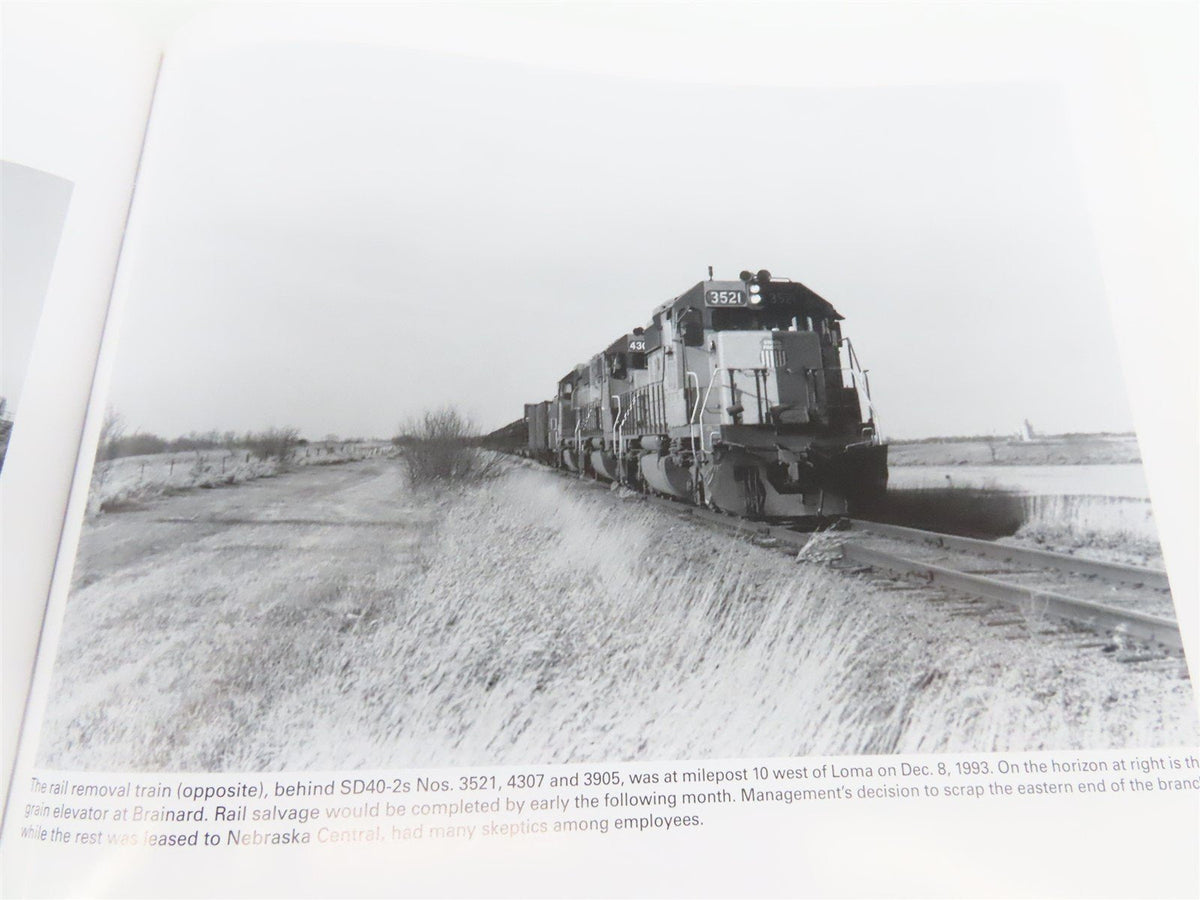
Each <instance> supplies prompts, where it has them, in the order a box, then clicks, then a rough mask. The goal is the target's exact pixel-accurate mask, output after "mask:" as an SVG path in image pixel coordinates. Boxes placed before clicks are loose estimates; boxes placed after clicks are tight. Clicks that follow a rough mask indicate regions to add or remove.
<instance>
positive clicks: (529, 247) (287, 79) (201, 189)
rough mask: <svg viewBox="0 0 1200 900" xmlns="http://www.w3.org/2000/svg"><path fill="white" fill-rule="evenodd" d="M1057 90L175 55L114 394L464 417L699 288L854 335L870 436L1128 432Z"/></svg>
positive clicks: (153, 409) (271, 421)
mask: <svg viewBox="0 0 1200 900" xmlns="http://www.w3.org/2000/svg"><path fill="white" fill-rule="evenodd" d="M1065 115H1066V114H1065V107H1064V103H1063V98H1062V97H1061V96H1060V95H1059V94H1058V92H1057V89H1056V88H1054V87H1053V86H1051V85H1048V84H1041V83H1003V84H977V85H970V86H958V87H953V86H931V87H924V86H911V87H877V88H871V87H855V88H811V89H807V88H806V89H797V88H755V87H730V86H719V85H718V86H710V85H698V84H683V83H668V82H656V81H646V80H637V79H623V78H614V77H608V76H603V75H591V74H586V73H579V72H567V71H558V70H550V69H538V68H534V67H526V66H523V65H520V64H516V63H508V62H502V61H501V62H498V61H481V60H473V59H470V58H465V57H454V56H449V55H439V54H433V53H422V52H415V51H404V50H398V49H389V48H383V47H370V46H363V45H358V46H350V45H314V44H308V45H304V46H290V47H289V46H262V47H256V48H254V49H253V50H252V51H250V50H242V51H233V52H228V53H225V54H224V55H221V56H216V57H210V58H208V59H206V60H203V61H189V62H188V63H187V64H186V65H176V66H168V68H167V69H166V70H165V71H164V76H163V81H162V83H161V84H160V89H159V96H158V100H157V102H156V106H155V110H154V115H153V120H152V125H151V140H150V144H149V147H148V151H147V158H146V161H145V163H144V168H143V173H142V177H141V180H140V182H139V188H138V196H137V203H136V215H135V219H134V228H135V237H136V244H137V247H138V253H137V256H136V259H135V260H134V262H133V269H132V273H131V274H132V281H131V291H130V294H129V297H128V300H127V302H126V306H125V311H124V314H123V317H122V323H123V325H122V329H121V333H120V343H119V345H118V347H119V349H118V355H117V364H116V368H115V373H114V380H113V390H112V394H111V397H112V403H113V405H114V406H115V407H116V408H117V409H118V410H119V411H120V412H121V413H122V414H123V415H124V417H125V420H126V423H127V427H128V428H129V429H130V430H132V429H137V428H141V429H146V430H150V431H154V432H157V433H160V434H163V435H175V434H179V433H184V432H188V431H191V430H208V429H212V428H215V429H219V430H222V431H224V430H228V429H233V430H239V431H240V430H246V429H254V428H262V427H266V426H271V425H295V426H297V427H299V428H300V429H301V430H302V432H303V433H304V434H306V435H307V436H309V437H320V436H323V435H324V434H326V433H329V432H333V433H338V434H341V435H343V436H352V435H357V436H390V435H391V434H393V433H395V430H396V426H397V423H398V422H400V421H401V420H403V419H405V418H406V417H408V416H411V415H413V414H415V413H417V412H419V411H421V410H422V409H425V408H428V407H432V406H438V405H441V404H446V403H452V404H455V405H457V406H459V407H461V408H462V409H464V410H466V411H467V412H468V413H470V414H471V415H472V416H473V417H474V418H475V420H476V421H477V422H478V424H479V425H480V426H482V427H483V428H484V429H491V428H494V427H498V426H499V425H502V424H504V423H506V422H508V421H511V420H512V419H514V418H516V417H518V416H520V415H521V413H522V404H524V403H526V402H532V401H535V400H539V399H544V398H547V397H549V396H550V394H551V392H552V391H553V388H554V385H555V383H556V381H557V380H558V378H559V377H561V376H562V375H563V374H564V373H565V372H566V371H568V370H569V369H570V368H571V367H572V366H573V365H574V364H575V363H577V362H580V361H583V360H585V359H586V358H587V357H588V356H590V355H591V354H593V353H595V352H596V351H598V350H600V349H602V348H603V347H605V346H607V345H608V344H609V343H610V342H611V341H612V340H613V339H614V338H616V337H617V336H618V335H620V334H622V333H624V332H625V331H627V330H629V329H631V328H633V327H634V326H637V325H641V324H645V322H646V320H647V319H648V317H649V314H650V310H651V308H652V307H653V306H654V305H656V304H657V303H659V302H661V301H663V300H665V299H668V298H670V297H672V296H674V295H676V294H678V293H680V292H682V291H683V290H685V289H686V288H688V287H690V286H691V285H692V284H694V283H696V282H697V281H699V280H701V279H702V278H703V277H704V275H705V272H706V267H707V266H708V265H712V266H714V267H715V270H716V274H717V277H725V278H730V277H736V274H737V273H738V272H739V271H740V270H742V269H752V270H757V269H760V268H767V269H770V270H771V271H772V272H773V273H776V274H778V275H781V276H787V277H790V278H792V279H794V280H798V281H802V282H804V283H805V284H806V285H808V286H809V287H810V288H812V289H813V290H815V291H816V292H817V293H819V294H821V295H822V296H823V297H825V298H826V299H827V300H829V301H830V302H831V303H833V304H834V306H835V307H837V309H838V310H839V311H840V312H841V313H842V314H843V315H844V316H845V317H846V321H845V323H843V328H844V333H845V334H846V335H848V336H849V337H850V338H851V339H852V340H853V342H854V345H855V348H856V350H857V352H858V354H859V357H860V358H861V359H862V360H863V362H864V364H865V365H866V366H867V367H868V368H869V369H870V373H871V384H872V387H873V389H874V399H875V403H876V406H877V409H878V412H879V416H880V421H881V424H882V427H883V430H884V431H885V433H886V434H888V435H889V436H892V437H920V436H929V435H939V434H975V433H991V432H998V433H1006V432H1012V431H1014V430H1015V429H1016V428H1017V426H1018V425H1019V424H1020V422H1021V421H1022V420H1023V419H1026V418H1028V419H1029V420H1031V421H1032V423H1033V424H1034V426H1035V428H1037V429H1039V430H1042V431H1099V430H1125V429H1129V428H1131V427H1132V426H1131V420H1130V417H1129V413H1128V411H1127V405H1126V401H1125V395H1124V391H1123V388H1122V378H1121V370H1120V366H1119V364H1118V362H1117V357H1116V345H1115V343H1114V340H1113V336H1112V327H1111V324H1110V319H1109V313H1108V305H1107V301H1106V299H1105V296H1104V293H1103V285H1102V283H1101V280H1100V277H1099V268H1098V260H1097V258H1096V253H1095V250H1094V247H1093V242H1092V236H1091V233H1090V231H1089V223H1088V217H1087V212H1086V209H1085V204H1084V197H1083V193H1082V189H1081V183H1080V178H1079V175H1078V172H1077V163H1076V160H1075V157H1074V153H1073V149H1072V146H1071V143H1070V132H1069V130H1068V127H1067V126H1068V123H1067V121H1066V118H1065Z"/></svg>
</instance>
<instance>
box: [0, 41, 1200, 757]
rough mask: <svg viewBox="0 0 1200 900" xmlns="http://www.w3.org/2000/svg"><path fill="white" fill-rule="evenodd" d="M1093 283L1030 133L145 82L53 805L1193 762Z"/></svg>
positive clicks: (1184, 679)
mask: <svg viewBox="0 0 1200 900" xmlns="http://www.w3.org/2000/svg"><path fill="white" fill-rule="evenodd" d="M6 232H7V220H6ZM1090 234H1091V233H1090V230H1089V222H1088V216H1087V209H1086V204H1085V202H1084V195H1083V191H1082V188H1081V185H1080V180H1079V177H1078V173H1077V171H1076V164H1075V158H1074V154H1073V149H1072V144H1071V133H1070V131H1069V129H1068V123H1067V119H1066V115H1065V113H1064V105H1063V103H1062V100H1061V98H1060V97H1059V96H1058V95H1057V94H1056V93H1055V92H1053V91H1050V90H1047V89H1046V88H1044V87H1042V86H1039V85H1036V84H995V85H987V84H979V85H975V86H969V87H890V88H853V89H852V88H844V89H819V90H818V89H784V88H754V87H715V86H706V85H698V84H686V83H667V82H652V81H640V80H636V79H618V78H606V77H600V76H595V75H587V74H583V73H572V72H560V71H554V72H550V71H543V70H539V69H535V68H527V67H522V66H518V65H513V64H507V63H499V62H484V61H475V60H470V59H466V58H456V57H448V56H447V57H440V56H437V55H426V54H417V53H400V52H397V51H393V50H384V49H378V48H370V47H353V48H351V47H341V48H339V47H335V46H328V45H326V46H320V45H311V46H308V45H306V46H303V47H288V46H273V47H259V48H256V49H255V52H254V53H253V54H250V53H248V52H247V53H240V54H239V53H237V52H231V53H227V54H225V55H222V56H219V57H212V58H209V59H207V60H205V61H204V62H203V63H200V62H191V63H187V64H181V65H178V66H173V67H170V66H169V67H168V68H167V69H166V70H164V73H163V76H162V80H161V82H160V89H159V97H158V99H157V100H156V106H155V113H154V118H153V120H152V122H151V125H150V132H149V139H148V143H147V149H146V155H145V158H144V162H143V170H142V174H141V176H140V178H139V185H138V193H137V198H136V202H135V206H134V211H133V215H132V219H131V225H130V233H129V236H128V241H129V244H130V246H133V247H135V248H136V252H135V253H133V254H132V255H131V257H130V259H129V260H128V265H129V266H130V269H129V270H128V276H129V277H128V285H129V289H128V292H127V295H126V296H124V297H123V298H119V305H120V314H119V316H118V317H116V318H115V319H114V321H115V322H119V325H120V328H119V333H116V334H115V335H110V336H109V337H110V338H112V339H114V340H115V341H116V344H115V346H116V356H115V359H116V363H115V367H114V369H113V372H112V378H111V385H110V386H109V390H108V391H107V394H106V395H105V396H98V397H96V398H95V399H94V401H93V406H94V408H96V409H107V410H108V413H107V415H106V417H105V424H104V428H103V430H102V433H101V437H100V443H99V447H98V451H97V454H96V460H95V466H94V469H93V472H92V482H91V494H90V500H89V503H88V509H87V518H86V522H85V525H84V529H83V535H82V539H81V542H80V547H79V552H78V557H77V561H76V563H75V568H74V575H73V581H72V587H71V592H70V599H69V602H68V605H67V608H66V613H65V619H64V623H63V628H62V635H61V643H60V645H59V647H58V653H57V660H56V664H55V669H54V676H53V685H52V689H51V694H50V699H49V703H48V707H47V712H46V717H45V722H44V727H43V731H42V734H41V745H40V753H39V758H38V763H39V765H41V766H45V767H52V768H60V769H72V770H97V771H98V770H103V771H119V770H143V771H160V770H176V769H177V770H189V771H243V770H284V769H288V770H298V769H316V768H320V769H346V768H358V767H397V766H414V767H417V766H424V767H432V766H459V765H462V766H465V765H480V764H533V763H539V764H546V763H572V762H589V761H630V760H672V759H693V760H696V759H716V758H721V759H728V758H737V757H748V756H753V757H783V756H803V755H814V754H822V755H831V754H839V755H851V754H891V753H901V752H906V753H909V752H939V751H979V752H987V751H1004V750H1034V749H1091V748H1095V749H1099V748H1123V747H1154V746H1177V745H1188V744H1194V743H1195V741H1196V739H1197V722H1196V716H1195V709H1194V704H1193V695H1192V688H1191V684H1190V682H1189V680H1188V671H1187V667H1186V663H1185V660H1184V658H1183V655H1182V649H1181V641H1180V637H1179V631H1178V627H1177V626H1176V624H1175V610H1174V606H1173V603H1172V598H1171V593H1170V589H1169V586H1168V583H1167V579H1166V576H1165V573H1164V570H1163V562H1162V555H1161V552H1160V550H1159V546H1158V540H1157V534H1156V530H1155V525H1154V519H1153V515H1152V511H1151V506H1150V501H1149V496H1148V491H1147V487H1146V483H1145V481H1144V479H1143V476H1142V469H1141V460H1140V455H1139V450H1138V443H1137V440H1136V437H1135V436H1134V434H1133V433H1132V422H1131V417H1130V415H1129V412H1128V410H1127V406H1126V402H1125V399H1124V388H1123V385H1122V381H1121V377H1120V365H1119V361H1118V354H1117V347H1116V343H1115V341H1114V337H1113V334H1112V327H1111V325H1110V322H1109V317H1108V307H1107V301H1106V298H1105V295H1104V289H1103V284H1102V282H1101V278H1100V275H1099V263H1098V260H1097V257H1096V252H1095V249H1094V247H1093V244H1092V240H1091V236H1090ZM710 267H711V268H710Z"/></svg>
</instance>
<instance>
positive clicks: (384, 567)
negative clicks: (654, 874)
mask: <svg viewBox="0 0 1200 900" xmlns="http://www.w3.org/2000/svg"><path fill="white" fill-rule="evenodd" d="M363 466H366V467H368V468H366V469H364V470H363V471H365V472H368V473H375V474H374V475H372V479H373V480H372V481H371V482H370V484H364V485H363V486H362V488H361V489H359V488H354V489H353V490H351V489H350V488H347V489H346V493H345V494H344V496H343V495H339V498H338V499H337V500H336V503H335V502H334V501H333V500H330V501H329V503H330V504H333V505H332V506H329V508H326V507H325V506H322V505H320V504H317V505H315V506H314V505H312V504H310V505H309V506H306V507H305V508H304V510H302V511H301V512H300V513H298V512H296V511H294V510H293V509H292V508H290V507H287V506H286V505H283V504H277V505H275V506H272V509H273V510H274V513H275V514H276V515H279V516H281V517H282V516H288V517H294V516H298V515H300V514H303V515H309V516H317V515H320V516H321V517H323V518H322V521H327V522H328V524H327V525H322V526H317V527H311V528H305V529H297V528H296V527H295V526H291V528H292V530H287V529H284V528H283V526H282V525H271V524H256V525H250V526H244V527H240V528H238V529H227V530H224V531H221V532H219V533H217V534H215V535H208V536H205V537H203V538H200V539H197V540H195V541H193V542H192V543H190V544H189V545H187V546H181V547H180V548H179V549H178V550H176V551H171V552H168V553H166V554H164V555H163V556H160V557H158V558H156V559H155V560H154V561H153V562H150V563H139V562H136V561H135V562H132V563H130V564H128V565H125V566H123V567H120V568H117V569H116V570H114V571H110V572H108V573H106V574H103V575H101V576H100V577H98V578H96V579H95V580H92V581H89V582H88V583H87V584H86V586H83V587H81V588H80V589H79V590H77V592H76V594H75V595H74V596H73V598H72V601H71V604H70V609H69V612H68V621H67V626H66V629H65V633H64V639H63V645H62V649H61V650H60V662H59V666H58V668H57V670H56V673H55V680H54V701H53V703H52V715H51V717H50V719H49V721H48V722H47V724H46V729H45V731H44V743H43V747H42V762H43V763H44V764H46V765H51V766H60V767H65V768H92V769H123V768H127V767H130V768H141V769H167V768H181V769H200V770H205V769H224V770H238V769H247V770H252V769H300V768H315V767H327V768H331V767H355V766H418V765H420V766H444V765H474V764H483V763H512V764H515V763H531V762H540V763H562V762H571V761H575V762H577V761H599V760H630V759H681V758H691V759H696V758H721V757H741V756H749V755H753V756H792V755H804V754H818V753H819V754H832V753H846V754H858V753H891V752H897V751H939V750H975V751H990V750H1008V749H1026V748H1064V747H1121V746H1154V745H1165V744H1189V743H1191V742H1193V741H1195V739H1196V733H1197V732H1196V722H1195V714H1194V710H1193V708H1192V702H1193V701H1192V697H1191V692H1190V688H1189V685H1188V683H1187V682H1186V681H1182V680H1178V679H1174V680H1172V679H1171V678H1170V677H1168V676H1166V675H1164V674H1162V673H1155V672H1139V671H1135V670H1132V669H1129V668H1126V667H1122V666H1120V665H1119V664H1116V663H1114V662H1112V660H1111V659H1109V658H1107V657H1105V656H1104V655H1103V654H1100V653H1098V652H1096V651H1094V650H1079V649H1068V648H1065V647H1063V646H1061V645H1059V644H1054V643H1050V644H1046V645H1042V644H1040V643H1039V639H1038V638H1036V637H1034V638H1032V639H1029V640H1022V641H1016V642H1014V641H1011V640H1007V639H1006V638H1005V635H1004V633H1003V629H998V628H987V627H984V626H983V625H981V624H980V622H979V620H978V619H973V618H963V617H954V616H951V615H950V614H948V613H947V612H945V611H943V607H942V606H940V605H938V604H933V603H929V602H928V601H924V600H921V599H919V598H914V597H912V596H910V595H908V594H904V593H895V592H890V591H886V590H884V589H881V588H878V587H875V586H873V585H872V584H870V583H869V582H867V581H865V580H863V579H861V578H857V577H848V576H846V575H844V574H841V573H838V572H835V571H833V570H831V569H830V568H828V567H827V566H826V565H823V564H819V563H806V562H803V561H802V562H800V563H798V562H796V561H795V560H793V559H791V558H789V557H788V556H786V555H783V554H779V553H777V552H775V551H771V550H768V549H764V548H759V547H755V546H753V545H750V544H747V543H744V542H742V541H740V540H737V539H736V538H733V537H731V536H728V535H724V534H714V533H711V532H708V531H704V530H700V529H697V528H696V527H695V526H693V525H691V524H689V523H686V522H680V521H678V520H676V519H674V518H672V517H671V516H669V515H667V514H665V513H663V512H662V511H660V510H657V509H654V508H650V507H647V506H646V505H645V504H642V503H640V502H638V501H637V500H628V501H620V500H618V499H617V497H616V496H614V495H611V494H608V493H606V492H603V491H597V490H583V489H580V488H577V487H575V486H574V485H571V484H569V483H567V482H565V481H563V480H561V479H558V478H555V477H553V476H551V475H549V474H548V473H544V472H539V471H530V470H527V469H516V470H512V471H509V472H508V474H507V475H506V476H505V477H503V478H499V479H495V480H492V481H489V482H486V483H485V484H484V485H482V486H480V487H479V488H477V489H476V490H472V491H468V492H461V493H455V494H453V495H446V496H443V497H441V498H438V497H436V496H434V495H432V494H428V493H423V494H421V495H414V494H413V493H411V492H408V491H406V490H405V489H404V488H403V483H404V479H403V478H401V477H400V473H399V471H398V469H399V467H398V465H397V464H395V463H387V462H383V461H379V462H368V463H364V464H363ZM318 474H320V473H316V472H314V473H309V475H306V476H305V477H306V478H307V477H312V476H316V475H318ZM279 484H280V483H279V482H274V483H273V484H264V485H263V486H262V487H261V488H259V490H262V491H266V490H267V489H268V487H270V488H272V489H273V488H274V487H275V486H278V485H279ZM243 490H255V488H245V489H243ZM208 496H209V497H211V496H212V495H211V494H209V495H208ZM187 499H192V498H184V497H180V498H175V499H173V500H171V501H169V502H171V503H178V502H181V501H184V500H187ZM324 502H325V501H322V503H324ZM314 503H315V501H314ZM387 516H390V517H391V519H392V522H393V524H392V525H390V526H379V527H374V526H372V527H365V526H363V525H362V524H360V525H352V524H349V523H351V522H354V521H357V522H360V523H362V522H364V521H366V520H370V521H372V522H376V521H377V520H379V519H380V518H381V517H387ZM111 540H115V538H111ZM822 549H823V548H822V547H821V545H819V544H818V545H814V547H813V548H812V550H811V551H810V555H812V556H813V557H814V558H820V557H822V556H823V553H822Z"/></svg>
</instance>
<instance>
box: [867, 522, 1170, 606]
mask: <svg viewBox="0 0 1200 900" xmlns="http://www.w3.org/2000/svg"><path fill="white" fill-rule="evenodd" d="M851 528H852V529H853V530H854V531H867V532H870V533H871V534H877V535H879V536H880V537H888V538H895V539H897V540H901V541H909V542H912V541H920V542H923V543H926V544H931V545H933V546H935V547H944V548H946V549H947V550H960V551H962V552H964V553H973V554H975V555H976V556H984V557H987V558H989V559H997V560H1001V561H1003V562H1015V563H1027V564H1029V565H1032V566H1036V567H1037V568H1039V569H1056V570H1058V571H1062V572H1074V573H1076V574H1078V575H1091V576H1095V577H1097V578H1102V579H1104V580H1105V581H1110V582H1114V581H1115V582H1118V583H1120V584H1128V585H1132V586H1134V587H1148V588H1154V589H1155V590H1161V591H1169V590H1170V589H1171V585H1170V582H1168V581H1167V574H1166V572H1159V571H1156V570H1154V569H1143V568H1140V567H1138V566H1125V565H1120V564H1118V563H1106V562H1099V561H1097V560H1093V559H1080V558H1079V557H1076V556H1068V555H1066V554H1065V553H1051V552H1050V551H1048V550H1034V549H1032V548H1028V547H1013V546H1010V545H1007V544H997V543H995V542H993V541H980V540H976V539H975V538H967V537H959V536H957V535H951V534H940V533H938V532H936V531H922V530H921V529H919V528H907V527H904V526H901V525H886V524H884V523H882V522H869V521H865V520H863V519H853V520H851Z"/></svg>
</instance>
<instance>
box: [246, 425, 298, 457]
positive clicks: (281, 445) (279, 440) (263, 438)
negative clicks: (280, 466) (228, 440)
mask: <svg viewBox="0 0 1200 900" xmlns="http://www.w3.org/2000/svg"><path fill="white" fill-rule="evenodd" d="M299 442H300V431H299V429H296V428H268V429H267V430H266V431H255V432H248V433H247V434H246V436H245V437H244V438H242V440H241V441H240V443H241V445H242V446H243V447H245V448H246V449H247V450H249V451H250V453H251V454H252V455H253V456H254V457H255V458H256V459H276V460H279V462H281V463H283V462H287V461H288V459H290V458H291V455H292V451H293V450H294V449H295V448H296V446H297V445H298V444H299Z"/></svg>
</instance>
